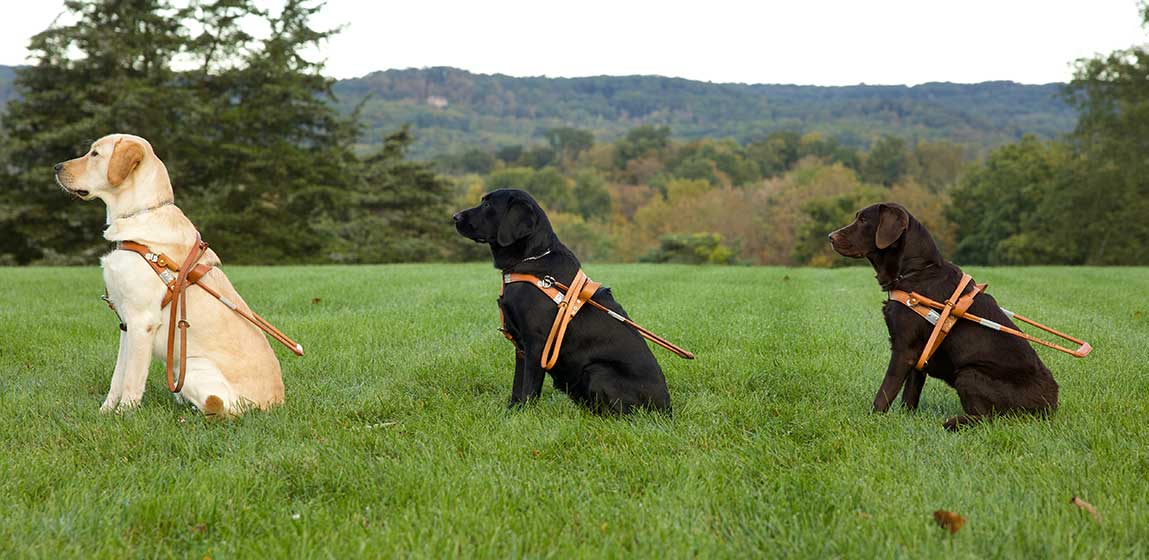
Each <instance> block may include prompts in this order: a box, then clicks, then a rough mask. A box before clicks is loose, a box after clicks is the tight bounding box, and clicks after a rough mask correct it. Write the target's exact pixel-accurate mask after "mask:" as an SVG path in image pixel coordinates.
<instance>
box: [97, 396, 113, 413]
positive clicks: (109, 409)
mask: <svg viewBox="0 0 1149 560" xmlns="http://www.w3.org/2000/svg"><path fill="white" fill-rule="evenodd" d="M115 411H116V403H115V401H113V400H111V399H108V400H106V401H104V404H102V405H100V414H111V413H113V412H115Z"/></svg>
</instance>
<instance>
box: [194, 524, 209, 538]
mask: <svg viewBox="0 0 1149 560" xmlns="http://www.w3.org/2000/svg"><path fill="white" fill-rule="evenodd" d="M192 532H193V533H195V534H197V535H202V534H204V533H206V532H207V525H205V524H203V523H197V524H196V526H195V527H192Z"/></svg>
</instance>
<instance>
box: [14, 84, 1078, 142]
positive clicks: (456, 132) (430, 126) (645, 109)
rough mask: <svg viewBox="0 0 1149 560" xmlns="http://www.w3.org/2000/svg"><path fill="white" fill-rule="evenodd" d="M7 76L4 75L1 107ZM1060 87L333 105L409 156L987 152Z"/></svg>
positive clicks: (374, 89) (428, 91)
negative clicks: (628, 141)
mask: <svg viewBox="0 0 1149 560" xmlns="http://www.w3.org/2000/svg"><path fill="white" fill-rule="evenodd" d="M12 78H13V68H12V67H7V66H0V102H5V101H7V100H8V99H9V98H10V97H11V95H12V90H11V82H12ZM1060 87H1061V86H1060V84H1045V85H1022V84H1016V83H1013V82H985V83H980V84H951V83H930V84H923V85H920V86H914V87H906V86H866V85H859V86H847V87H820V86H795V85H745V84H713V83H707V82H698V81H693V80H685V79H681V78H664V77H659V76H619V77H611V76H598V77H590V78H515V77H511V76H504V75H485V74H473V73H470V72H467V71H465V70H458V69H454V68H425V69H408V70H386V71H382V72H375V73H372V74H369V75H367V76H364V77H362V78H355V79H350V80H340V81H339V82H337V83H336V85H335V92H336V95H337V97H338V101H337V104H338V106H339V107H340V108H341V109H343V110H344V111H350V110H351V109H353V108H354V107H356V106H357V105H359V104H360V103H363V106H362V115H363V122H364V125H365V134H364V138H363V143H364V148H368V147H370V146H372V145H377V144H379V143H381V142H382V139H383V137H384V136H385V135H386V134H388V133H389V132H391V131H393V130H395V129H397V128H399V127H400V126H402V125H403V124H405V123H410V124H411V125H412V128H413V130H414V132H415V134H416V136H417V142H416V144H415V146H414V147H413V151H414V155H416V156H418V157H432V156H435V155H439V154H444V153H454V152H459V151H462V150H465V149H467V148H470V147H482V148H496V147H499V146H504V145H511V144H525V145H529V144H534V143H541V142H543V132H544V131H545V130H547V129H548V128H552V127H555V126H573V127H577V128H584V129H588V130H592V131H594V132H595V135H596V136H597V137H598V138H599V139H600V140H610V139H614V138H617V137H619V136H621V135H622V134H624V133H625V132H626V131H627V130H628V129H630V128H633V127H635V126H639V125H642V124H659V125H668V126H670V127H671V130H672V132H673V134H674V135H675V136H677V137H680V138H701V137H719V138H723V137H728V138H734V139H736V140H739V141H742V142H746V141H752V140H755V139H759V138H763V137H765V136H766V135H767V134H769V133H770V132H773V131H776V130H796V131H800V132H819V133H822V134H825V135H828V136H834V137H837V138H839V139H840V140H841V141H843V142H845V143H846V144H849V145H854V146H865V145H868V144H869V143H870V142H871V141H872V140H874V139H876V138H878V137H880V136H882V135H883V134H894V135H897V136H901V137H904V138H907V139H909V140H917V139H945V140H950V141H953V142H958V143H961V144H964V145H967V146H971V147H973V148H975V149H977V150H982V149H985V148H988V147H991V146H996V145H998V144H1003V143H1007V142H1012V141H1015V140H1017V139H1018V138H1020V137H1021V136H1022V135H1024V134H1026V133H1032V134H1037V135H1038V136H1041V137H1045V138H1051V137H1055V136H1057V135H1060V134H1063V133H1065V132H1068V131H1069V130H1071V129H1072V127H1073V125H1074V123H1075V122H1076V114H1075V113H1074V111H1073V110H1072V109H1071V108H1070V107H1069V106H1067V105H1066V104H1065V103H1064V102H1063V101H1062V100H1061V98H1060V97H1059V91H1060Z"/></svg>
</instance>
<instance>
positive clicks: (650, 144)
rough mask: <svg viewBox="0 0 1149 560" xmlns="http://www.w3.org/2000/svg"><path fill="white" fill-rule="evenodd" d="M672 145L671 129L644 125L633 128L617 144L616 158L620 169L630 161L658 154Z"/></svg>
mask: <svg viewBox="0 0 1149 560" xmlns="http://www.w3.org/2000/svg"><path fill="white" fill-rule="evenodd" d="M669 145H670V127H666V126H652V125H644V126H640V127H638V128H633V129H631V130H630V132H627V133H626V137H625V138H623V139H622V140H619V141H618V142H617V143H616V144H615V158H616V159H617V163H616V164H617V165H618V167H620V168H625V167H626V165H627V163H629V162H630V160H633V159H638V158H641V157H643V156H648V155H651V154H652V153H653V154H657V153H660V152H662V151H663V150H665V149H666V147H667V146H669Z"/></svg>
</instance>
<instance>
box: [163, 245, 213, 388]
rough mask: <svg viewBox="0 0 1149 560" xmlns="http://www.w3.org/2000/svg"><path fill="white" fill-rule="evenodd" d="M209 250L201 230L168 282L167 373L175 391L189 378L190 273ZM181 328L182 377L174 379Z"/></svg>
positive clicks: (170, 385)
mask: <svg viewBox="0 0 1149 560" xmlns="http://www.w3.org/2000/svg"><path fill="white" fill-rule="evenodd" d="M205 252H207V243H204V242H203V238H202V237H200V235H199V232H198V231H197V232H196V234H195V245H193V246H192V250H191V251H189V252H188V256H187V259H186V260H184V263H183V265H182V266H180V267H179V269H178V271H179V272H178V275H177V276H176V280H175V282H172V283H170V284H168V292H169V293H170V295H171V296H172V299H171V306H170V307H169V309H168V348H167V350H168V355H167V373H168V389H170V390H171V392H173V393H178V392H180V390H181V389H183V386H184V381H185V380H186V379H187V363H188V327H190V326H191V325H190V324H188V321H187V318H188V307H187V287H188V284H190V283H191V282H190V280H189V279H188V274H189V273H190V272H191V270H192V268H194V267H195V264H196V262H198V261H199V259H200V257H202V256H203V254H204V253H205ZM177 314H178V316H179V321H178V322H177V321H176V316H177ZM177 328H178V329H179V330H180V378H179V380H174V373H173V371H172V370H173V367H172V366H173V365H174V364H173V363H172V362H173V360H172V354H173V353H174V348H173V345H174V344H175V338H176V333H175V330H176V329H177Z"/></svg>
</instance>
